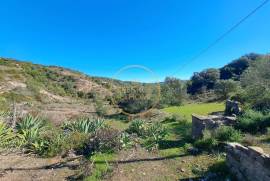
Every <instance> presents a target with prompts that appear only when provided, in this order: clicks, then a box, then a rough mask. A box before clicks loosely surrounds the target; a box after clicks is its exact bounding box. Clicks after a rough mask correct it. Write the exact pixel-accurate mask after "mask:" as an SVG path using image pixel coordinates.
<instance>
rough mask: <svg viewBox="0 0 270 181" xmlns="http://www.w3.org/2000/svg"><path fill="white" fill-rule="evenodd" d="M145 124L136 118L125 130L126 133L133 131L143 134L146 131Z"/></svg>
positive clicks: (139, 134)
mask: <svg viewBox="0 0 270 181" xmlns="http://www.w3.org/2000/svg"><path fill="white" fill-rule="evenodd" d="M146 129H147V125H146V123H145V121H143V120H140V119H137V120H134V121H132V122H131V123H130V125H129V127H128V129H127V132H128V133H135V134H137V135H138V136H144V135H145V133H146Z"/></svg>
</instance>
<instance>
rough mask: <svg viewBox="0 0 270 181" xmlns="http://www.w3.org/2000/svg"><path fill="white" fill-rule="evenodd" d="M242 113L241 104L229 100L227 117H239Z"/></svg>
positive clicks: (226, 111)
mask: <svg viewBox="0 0 270 181" xmlns="http://www.w3.org/2000/svg"><path fill="white" fill-rule="evenodd" d="M240 113H241V108H240V103H239V102H237V101H232V100H227V101H226V108H225V115H233V114H235V115H239V114H240Z"/></svg>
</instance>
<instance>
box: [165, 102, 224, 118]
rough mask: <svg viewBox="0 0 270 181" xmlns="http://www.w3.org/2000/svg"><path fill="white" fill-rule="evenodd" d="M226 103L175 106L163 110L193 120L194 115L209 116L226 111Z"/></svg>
mask: <svg viewBox="0 0 270 181" xmlns="http://www.w3.org/2000/svg"><path fill="white" fill-rule="evenodd" d="M224 109H225V105H224V103H223V102H222V103H200V104H187V105H184V106H173V107H168V108H165V109H163V110H164V111H165V112H167V113H172V114H178V115H180V116H182V117H184V118H186V119H188V120H191V115H192V114H200V115H207V114H209V113H211V112H218V111H224Z"/></svg>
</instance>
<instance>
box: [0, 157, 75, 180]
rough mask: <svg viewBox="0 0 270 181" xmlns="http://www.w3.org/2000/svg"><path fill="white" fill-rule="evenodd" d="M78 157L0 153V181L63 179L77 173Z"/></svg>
mask: <svg viewBox="0 0 270 181" xmlns="http://www.w3.org/2000/svg"><path fill="white" fill-rule="evenodd" d="M78 162H79V161H78V159H69V160H64V159H61V158H50V159H44V158H36V157H33V156H25V155H19V154H8V155H4V154H0V181H22V180H23V181H33V180H35V181H54V180H55V181H61V180H67V179H68V178H69V177H71V176H73V175H75V169H76V168H77V166H78V164H79V163H78Z"/></svg>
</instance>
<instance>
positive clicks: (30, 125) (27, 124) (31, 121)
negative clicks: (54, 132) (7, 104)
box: [16, 115, 45, 133]
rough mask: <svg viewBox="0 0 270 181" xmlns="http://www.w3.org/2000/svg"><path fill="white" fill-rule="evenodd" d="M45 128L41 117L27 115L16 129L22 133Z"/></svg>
mask: <svg viewBox="0 0 270 181" xmlns="http://www.w3.org/2000/svg"><path fill="white" fill-rule="evenodd" d="M44 126H45V124H44V123H43V122H42V120H41V119H40V118H39V117H33V116H31V115H27V116H26V117H24V118H23V119H22V120H21V121H20V122H19V123H18V124H17V127H16V128H17V130H18V132H19V133H22V132H23V131H24V130H30V129H41V128H42V127H44Z"/></svg>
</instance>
